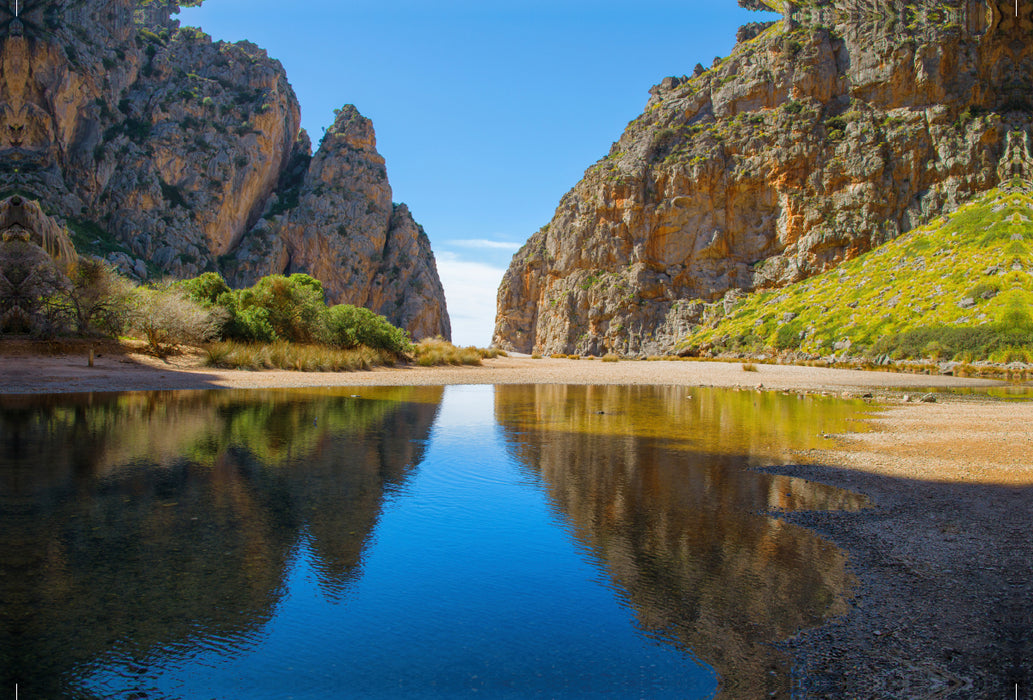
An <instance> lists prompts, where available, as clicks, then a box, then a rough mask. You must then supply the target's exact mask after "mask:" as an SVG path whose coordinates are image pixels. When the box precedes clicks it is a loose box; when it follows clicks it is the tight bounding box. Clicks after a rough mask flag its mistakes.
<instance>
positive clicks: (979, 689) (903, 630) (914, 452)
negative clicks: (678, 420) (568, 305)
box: [0, 354, 1033, 698]
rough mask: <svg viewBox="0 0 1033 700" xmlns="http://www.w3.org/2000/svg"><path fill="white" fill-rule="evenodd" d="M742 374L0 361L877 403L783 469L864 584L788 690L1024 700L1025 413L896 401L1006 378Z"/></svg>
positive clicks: (20, 388)
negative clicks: (810, 483) (866, 428)
mask: <svg viewBox="0 0 1033 700" xmlns="http://www.w3.org/2000/svg"><path fill="white" fill-rule="evenodd" d="M757 370H758V371H757V372H747V371H744V370H743V368H742V366H741V365H740V364H738V363H714V362H710V363H707V362H633V361H621V362H618V363H603V362H600V361H587V360H579V361H573V360H559V359H556V360H554V359H542V360H532V359H529V358H520V357H511V358H498V359H495V360H487V361H485V364H484V366H483V367H465V368H451V367H443V368H442V367H438V368H419V367H402V368H394V369H377V370H373V371H366V372H352V373H340V374H333V373H294V372H281V371H268V372H242V371H227V370H213V369H209V368H204V367H200V366H199V364H198V361H197V359H196V358H190V357H185V358H176V359H174V360H173V361H171V362H169V363H164V362H161V361H159V360H155V359H154V358H149V357H147V356H141V355H110V356H101V357H98V358H97V359H96V362H95V366H94V367H93V368H90V367H87V366H86V358H85V356H54V357H38V356H34V355H29V354H24V355H20V356H19V355H15V356H11V355H3V356H0V387H2V388H0V392H2V393H50V392H89V391H127V390H149V389H205V388H258V387H277V388H278V387H310V386H335V385H336V386H368V385H416V384H513V383H515V384H527V383H558V384H667V385H670V384H677V385H691V386H719V387H721V386H723V387H734V386H743V387H751V388H752V387H757V386H758V385H763V387H764V388H765V389H788V390H794V391H822V392H841V393H851V394H858V393H867V392H872V393H874V394H875V395H876V397H877V399H878V400H880V401H881V403H882V404H883V405H884V406H885V407H886V410H884V411H883V412H882V413H880V414H878V417H877V418H876V419H875V421H874V422H875V425H876V428H877V429H876V430H875V431H874V432H870V433H863V434H855V435H849V436H842V437H841V440H840V445H841V449H838V450H836V451H831V452H829V451H825V452H807V453H801V454H800V462H799V464H797V465H795V466H791V467H780V468H779V469H778V471H779V472H780V473H788V474H791V475H794V476H801V477H804V478H807V479H811V480H814V481H820V482H824V483H828V484H833V485H836V486H840V487H843V488H847V489H850V490H852V491H856V492H860V493H864V494H866V495H867V496H869V497H870V498H871V500H872V501H873V503H874V504H875V507H873V508H871V509H868V510H866V511H863V512H861V513H845V512H835V513H825V512H821V513H792V514H788V515H785V516H784V517H785V518H786V519H788V520H791V521H793V522H796V523H799V524H802V525H804V526H806V527H809V528H811V529H813V530H815V531H817V532H818V533H820V534H821V535H822V536H824V537H826V538H827V539H829V540H830V541H832V542H834V543H835V544H837V545H838V546H840V547H841V548H843V549H844V550H845V551H846V552H847V553H848V554H849V557H850V563H851V567H852V569H853V571H854V573H855V574H856V575H857V577H858V579H859V581H860V585H859V589H858V590H857V591H856V595H855V596H854V598H853V599H852V600H851V604H850V612H849V613H848V614H847V615H846V616H845V617H843V618H840V619H836V620H833V621H831V622H830V623H828V624H826V625H824V626H822V627H820V628H817V629H813V630H808V631H806V632H803V633H801V634H800V635H798V636H797V637H796V638H794V639H791V640H788V641H787V642H785V643H784V646H785V648H786V649H787V650H788V651H789V652H790V653H791V654H792V656H793V658H794V662H795V663H794V672H793V675H794V685H795V687H796V689H797V691H798V694H799V696H800V697H815V698H831V697H836V698H839V697H856V698H925V697H937V698H947V697H957V698H971V697H1001V698H1003V697H1009V698H1010V697H1014V696H1015V684H1018V685H1019V697H1027V698H1028V697H1031V696H1030V694H1029V693H1030V690H1031V688H1033V674H1031V673H1030V671H1029V669H1030V668H1031V666H1033V602H1031V601H1033V583H1031V582H1033V538H1030V537H1028V536H1027V531H1028V528H1029V514H1030V512H1031V511H1033V466H1031V460H1030V457H1029V455H1030V453H1031V451H1033V403H1015V402H1010V403H1009V402H1004V401H985V400H984V401H978V400H959V399H957V398H952V400H950V401H948V402H941V403H935V404H927V403H920V404H916V403H910V404H904V403H902V394H904V393H910V394H911V395H912V396H917V395H918V394H920V393H922V392H924V391H925V390H927V389H948V388H958V389H960V388H986V387H993V386H998V385H1000V383H998V382H993V381H988V380H979V379H961V378H955V377H942V376H923V375H909V374H894V373H883V372H861V371H849V370H833V369H820V368H810V367H791V366H775V365H758V366H757Z"/></svg>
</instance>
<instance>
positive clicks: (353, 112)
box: [0, 0, 450, 338]
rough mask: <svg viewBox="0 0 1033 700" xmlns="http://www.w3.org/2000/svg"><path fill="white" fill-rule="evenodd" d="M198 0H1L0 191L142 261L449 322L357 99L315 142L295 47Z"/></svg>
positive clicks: (124, 261) (410, 323)
mask: <svg viewBox="0 0 1033 700" xmlns="http://www.w3.org/2000/svg"><path fill="white" fill-rule="evenodd" d="M196 4H198V2H197V0H191V1H189V2H169V1H164V0H35V1H33V0H27V1H26V2H22V3H21V4H20V7H19V10H18V11H17V13H16V11H15V8H14V7H13V6H11V7H8V6H7V5H6V4H5V5H4V7H0V198H7V197H10V196H13V195H18V196H21V197H24V198H26V199H28V200H32V201H38V202H39V204H40V206H41V207H42V209H43V211H45V212H46V214H47V215H49V216H51V217H53V218H54V219H55V220H56V221H57V222H58V223H59V224H60V225H63V226H67V227H68V229H69V230H70V232H71V234H72V240H73V242H74V243H75V245H76V248H77V250H79V252H80V253H87V254H94V255H98V256H101V257H105V258H106V259H107V260H108V261H109V262H111V263H112V264H114V265H115V266H116V267H117V268H119V270H120V271H121V272H122V273H123V274H126V275H128V276H131V277H134V278H137V279H148V278H158V277H163V276H172V277H190V276H194V275H197V274H199V273H201V272H206V271H215V272H219V273H221V274H223V275H224V276H225V277H226V279H227V280H228V281H229V282H230V283H231V284H233V285H235V286H247V285H250V284H252V283H253V282H254V281H255V280H257V279H258V278H259V277H262V276H264V275H268V274H274V273H293V272H306V273H309V274H311V275H313V276H315V277H317V278H318V279H320V280H321V281H322V282H323V284H324V288H325V289H326V292H327V297H328V301H330V302H332V303H347V304H353V305H357V306H365V307H367V308H370V309H372V310H373V311H375V312H377V313H379V314H382V315H384V316H385V317H387V319H388V320H389V321H391V322H392V323H394V324H395V325H398V326H401V327H403V328H405V329H407V330H408V331H410V333H412V335H413V336H414V337H416V338H422V337H431V336H436V335H441V336H444V337H446V338H448V337H449V336H450V326H449V319H448V313H447V310H446V306H445V299H444V292H443V289H442V286H441V282H440V279H439V277H438V273H437V268H436V264H435V260H434V255H433V252H432V251H431V248H430V242H429V240H428V238H427V236H426V234H425V233H424V231H423V229H422V228H421V227H420V226H419V224H417V223H416V221H415V219H414V218H413V216H412V215H411V213H410V212H409V210H408V208H407V207H406V206H405V205H404V204H396V203H394V201H393V197H392V195H393V193H392V190H391V186H390V184H389V183H388V180H387V172H386V166H385V162H384V159H383V157H382V156H380V154H379V153H378V152H377V150H376V137H375V133H374V130H373V126H372V124H371V122H370V121H369V120H368V119H366V118H364V117H363V116H362V115H361V114H360V113H359V112H358V110H357V109H356V108H355V107H353V106H351V105H346V106H345V107H344V108H342V109H341V110H339V111H338V112H337V115H336V119H335V122H334V124H333V125H332V126H331V127H330V128H329V129H327V131H326V134H325V135H324V137H323V139H322V142H321V143H320V144H319V146H318V148H317V149H316V151H315V153H313V150H312V145H311V142H310V139H309V137H308V135H307V134H306V133H305V132H304V130H302V129H301V128H300V107H299V104H298V100H297V98H296V96H295V94H294V92H293V90H292V89H291V86H290V84H289V83H288V81H287V76H286V73H285V71H284V70H283V67H282V66H281V65H280V63H279V62H278V61H276V60H274V59H271V58H270V57H269V56H268V55H267V54H266V52H265V51H264V50H262V49H260V48H259V47H257V46H255V45H254V44H251V43H249V42H246V41H245V42H238V43H234V44H230V43H226V42H221V41H216V42H213V41H212V40H211V38H210V37H208V36H207V35H205V34H204V33H203V32H201V31H200V30H197V29H193V28H190V27H180V26H179V24H178V22H177V21H176V20H175V19H173V18H172V16H173V14H174V13H175V12H177V11H178V9H179V7H180V6H181V5H196Z"/></svg>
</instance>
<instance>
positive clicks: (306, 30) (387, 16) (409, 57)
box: [180, 0, 764, 346]
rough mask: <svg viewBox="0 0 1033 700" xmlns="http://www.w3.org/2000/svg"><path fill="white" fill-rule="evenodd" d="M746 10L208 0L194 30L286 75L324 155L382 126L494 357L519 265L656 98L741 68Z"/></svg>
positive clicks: (456, 319)
mask: <svg viewBox="0 0 1033 700" xmlns="http://www.w3.org/2000/svg"><path fill="white" fill-rule="evenodd" d="M761 19H764V17H763V16H761V15H760V14H758V13H754V12H747V11H746V10H743V9H741V8H739V7H738V5H737V3H736V1H735V0H710V1H708V2H704V1H703V0H682V1H681V2H677V1H675V0H658V1H654V2H649V1H646V2H628V1H623V0H622V1H616V0H615V1H609V0H595V1H589V0H521V1H520V2H515V1H514V2H508V1H492V0H443V1H440V2H428V1H427V0H421V1H419V2H417V1H415V0H375V1H374V0H364V1H362V2H358V1H355V2H351V1H348V0H310V1H309V2H305V3H293V2H283V1H282V0H281V1H279V2H274V1H273V0H207V1H206V2H205V4H204V5H203V6H202V7H200V8H191V9H186V10H183V12H182V13H181V15H180V21H181V22H182V24H184V25H190V26H198V27H201V28H202V29H203V30H204V31H206V32H207V33H209V34H211V35H212V37H213V38H214V39H223V40H226V41H237V40H240V39H248V40H250V41H253V42H254V43H256V44H258V45H259V46H261V47H263V48H264V49H266V50H267V51H268V52H269V55H270V56H272V57H273V58H276V59H278V60H280V61H281V62H282V63H283V65H284V68H285V69H286V71H287V76H288V78H289V79H290V81H291V84H292V85H293V86H294V90H295V92H296V93H297V95H298V99H299V101H300V102H301V110H302V125H303V126H304V127H305V128H306V129H307V130H308V132H309V134H310V135H311V136H312V140H313V142H314V143H318V142H319V138H320V136H321V134H322V132H323V129H324V128H326V127H327V126H329V125H330V124H331V123H332V122H333V110H334V108H336V107H340V106H341V105H343V104H347V103H351V104H354V105H355V106H356V107H358V109H359V111H360V112H362V113H363V114H364V115H366V116H367V117H369V118H370V119H372V120H373V125H374V127H375V128H376V132H377V148H378V150H379V151H380V153H381V154H382V155H383V156H384V157H385V158H386V159H387V173H388V178H389V180H390V182H391V187H392V189H393V190H394V199H395V201H396V202H406V203H407V204H408V205H409V208H410V209H411V210H412V212H413V215H414V216H415V217H416V220H417V221H418V222H420V224H422V225H423V227H424V228H425V229H426V231H427V235H428V236H429V237H430V240H431V244H432V246H433V248H434V253H435V255H436V257H437V263H438V271H439V273H440V275H441V278H442V282H443V283H444V286H445V295H446V298H447V301H448V307H449V312H450V315H451V317H452V328H453V338H454V340H455V342H456V343H457V344H462V345H470V344H476V345H480V346H486V345H488V343H489V342H490V341H491V332H492V328H493V323H494V316H495V292H496V289H497V287H498V282H499V280H500V279H501V277H502V273H503V271H504V270H505V268H506V266H507V265H508V264H509V260H510V258H511V257H512V255H513V253H514V252H515V251H516V249H517V248H518V247H519V246H520V245H522V244H523V242H524V241H526V240H527V238H528V237H529V236H530V235H531V234H532V233H533V232H534V231H536V230H537V229H538V228H539V227H541V226H542V225H544V224H546V223H548V221H549V220H550V219H551V218H552V214H553V211H554V210H555V208H556V205H557V204H558V203H559V200H560V198H561V197H562V196H563V194H564V193H565V192H566V191H567V190H569V189H570V188H571V187H573V186H574V185H575V184H576V183H577V181H578V180H579V179H580V178H581V176H582V174H583V173H584V171H585V169H586V168H588V167H589V166H590V165H591V164H592V163H594V162H595V161H596V160H598V159H599V158H601V157H602V156H604V155H606V153H607V152H608V150H609V148H610V144H611V143H612V142H613V141H615V140H617V138H619V137H620V134H621V132H622V131H623V130H624V127H625V126H626V125H627V123H628V122H629V121H631V120H632V119H634V118H635V117H636V116H638V114H640V113H641V111H642V109H643V108H644V107H645V104H646V101H647V99H648V98H649V88H650V87H651V86H652V85H655V84H656V83H658V82H660V80H662V79H663V78H664V77H665V76H668V75H682V74H686V73H691V72H692V68H693V66H695V65H696V63H697V62H698V63H702V64H704V65H706V66H709V65H710V63H711V62H712V61H713V59H714V57H715V56H726V55H728V53H729V52H730V51H731V49H732V46H733V45H734V43H735V31H736V29H737V28H738V26H739V25H741V24H743V23H745V22H750V21H758V20H761Z"/></svg>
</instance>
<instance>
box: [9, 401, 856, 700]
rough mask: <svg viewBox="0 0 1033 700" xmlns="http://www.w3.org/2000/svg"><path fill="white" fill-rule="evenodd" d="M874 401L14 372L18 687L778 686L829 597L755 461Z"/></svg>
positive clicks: (29, 692) (837, 603)
mask: <svg viewBox="0 0 1033 700" xmlns="http://www.w3.org/2000/svg"><path fill="white" fill-rule="evenodd" d="M867 410H868V409H867V407H866V406H865V405H864V404H863V402H859V401H849V400H841V399H836V398H831V397H820V396H806V397H804V396H797V395H786V394H780V393H776V392H768V393H760V392H754V391H741V392H740V391H731V390H719V389H696V388H693V389H686V388H685V387H584V386H497V387H491V386H452V387H407V388H371V387H363V388H361V389H360V388H354V389H311V390H275V391H273V390H270V391H198V392H142V393H126V394H91V395H52V396H33V397H30V396H6V397H0V440H2V447H3V449H2V453H0V547H2V549H0V552H2V560H0V603H2V609H0V683H3V687H5V688H10V689H12V690H13V688H14V686H15V685H16V684H17V685H18V688H19V690H20V693H21V697H27V698H28V697H48V698H54V697H70V698H94V697H96V698H122V699H125V700H142V699H144V698H162V699H170V698H220V699H230V698H248V699H254V698H327V697H363V698H396V697H417V698H419V697H426V698H437V697H441V698H446V697H448V698H453V697H492V698H507V697H513V698H524V697H550V698H564V697H579V698H584V697H648V698H663V697H672V698H711V697H714V696H715V695H716V694H718V693H719V692H720V697H730V698H731V697H742V698H752V697H767V696H770V695H771V694H772V693H774V694H775V695H776V696H782V695H784V694H787V692H788V690H789V682H790V681H789V677H788V673H787V666H788V664H787V659H786V658H784V657H783V655H782V654H781V653H780V652H779V651H778V650H777V648H775V647H774V646H773V643H774V642H777V641H778V640H781V639H785V638H786V637H789V636H791V635H793V634H794V633H795V632H797V631H798V630H801V629H805V628H807V627H811V626H814V625H817V624H820V623H821V622H822V621H823V620H825V619H827V618H828V617H829V616H832V615H836V614H839V613H841V612H843V611H844V610H845V606H846V603H845V600H846V597H847V596H848V595H849V593H850V590H851V587H852V586H853V584H854V581H853V579H852V577H851V576H850V574H849V572H848V570H847V567H846V560H845V557H844V555H843V554H842V553H841V552H840V551H839V550H838V549H836V548H835V547H833V546H832V545H830V544H828V543H827V542H825V541H823V540H821V539H820V538H819V537H817V536H816V535H814V534H812V533H810V532H808V531H806V530H804V529H801V528H799V527H796V526H793V525H789V524H786V523H785V522H783V521H781V520H779V519H778V517H777V511H779V510H793V509H849V510H856V509H859V508H862V507H865V505H866V502H865V500H864V498H863V497H860V496H857V495H855V494H851V493H848V492H845V491H842V490H839V489H835V488H831V487H827V486H823V485H819V484H815V483H811V482H807V481H804V480H801V479H795V478H789V477H782V476H776V475H773V474H771V473H767V472H764V471H757V468H762V467H772V466H774V467H777V466H778V465H779V464H784V463H787V462H788V461H792V460H794V459H795V460H799V455H798V453H795V452H794V450H800V449H807V448H813V447H828V446H829V444H828V443H827V442H826V441H825V440H824V438H822V437H821V435H822V434H824V433H838V432H845V431H849V430H857V429H860V428H862V427H863V422H862V419H863V418H864V417H865V415H867V414H866V411H867Z"/></svg>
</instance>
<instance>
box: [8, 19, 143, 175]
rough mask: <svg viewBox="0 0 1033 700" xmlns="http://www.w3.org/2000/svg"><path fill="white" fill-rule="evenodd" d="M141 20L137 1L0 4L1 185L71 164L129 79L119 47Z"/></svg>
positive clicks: (122, 52) (123, 54)
mask: <svg viewBox="0 0 1033 700" xmlns="http://www.w3.org/2000/svg"><path fill="white" fill-rule="evenodd" d="M133 24H134V23H133V7H132V4H131V3H130V2H129V0H99V1H91V2H84V1H82V0H18V1H17V4H16V3H15V0H3V1H2V3H0V177H2V178H3V180H0V187H5V188H10V187H11V186H12V185H16V184H18V181H19V180H21V179H22V178H20V177H19V174H20V173H24V172H25V171H26V170H34V169H46V168H50V167H53V166H58V167H60V166H63V165H64V164H65V163H66V161H67V158H68V155H69V150H70V148H71V147H72V146H73V144H74V143H76V141H82V137H83V136H85V135H86V134H87V133H88V132H89V130H90V128H91V126H92V127H94V128H95V126H96V116H95V113H96V112H97V110H98V109H99V108H100V104H101V103H103V102H105V101H106V98H107V96H108V95H109V94H111V93H112V91H113V90H115V89H117V88H118V87H119V85H120V84H122V83H124V78H125V77H126V76H124V75H123V74H124V73H126V70H125V69H126V61H125V59H126V58H127V57H126V55H125V52H124V51H116V50H115V49H114V47H115V46H118V45H120V44H123V43H124V42H125V40H126V39H127V38H128V37H129V36H130V34H131V32H132V31H134V27H133ZM108 53H111V54H112V56H110V57H109V56H108ZM119 54H121V56H119ZM120 60H121V63H122V65H118V61H120ZM130 63H131V62H130ZM120 78H121V79H120Z"/></svg>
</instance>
